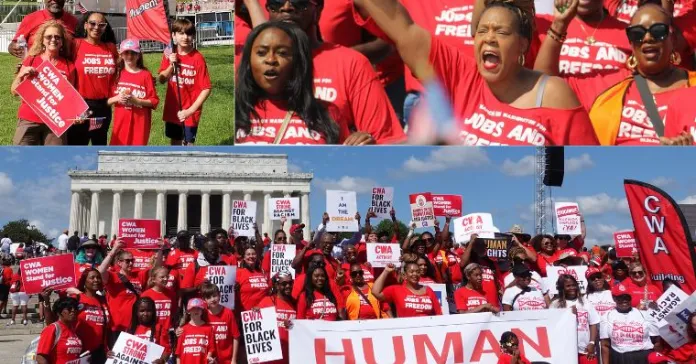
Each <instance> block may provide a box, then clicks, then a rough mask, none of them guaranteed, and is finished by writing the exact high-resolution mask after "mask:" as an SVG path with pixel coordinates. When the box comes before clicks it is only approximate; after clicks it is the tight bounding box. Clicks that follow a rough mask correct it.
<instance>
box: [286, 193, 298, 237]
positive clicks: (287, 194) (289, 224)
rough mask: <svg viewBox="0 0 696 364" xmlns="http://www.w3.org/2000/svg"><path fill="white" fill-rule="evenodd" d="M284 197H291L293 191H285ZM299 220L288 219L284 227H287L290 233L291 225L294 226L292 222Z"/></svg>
mask: <svg viewBox="0 0 696 364" xmlns="http://www.w3.org/2000/svg"><path fill="white" fill-rule="evenodd" d="M283 197H284V198H290V197H292V191H283ZM296 222H297V220H294V219H288V221H287V222H286V223H285V226H284V228H285V229H287V230H286V231H287V232H288V233H289V232H290V227H292V224H295V223H296Z"/></svg>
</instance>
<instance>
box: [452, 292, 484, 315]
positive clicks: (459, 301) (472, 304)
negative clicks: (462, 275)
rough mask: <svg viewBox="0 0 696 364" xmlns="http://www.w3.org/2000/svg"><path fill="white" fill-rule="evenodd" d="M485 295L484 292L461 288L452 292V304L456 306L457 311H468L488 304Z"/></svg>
mask: <svg viewBox="0 0 696 364" xmlns="http://www.w3.org/2000/svg"><path fill="white" fill-rule="evenodd" d="M485 295H486V292H482V291H476V290H473V289H469V288H467V287H462V288H459V289H458V290H456V291H455V292H454V304H455V305H456V306H457V310H462V311H469V310H471V309H473V308H476V307H478V306H481V305H483V304H486V303H488V300H487V299H486V297H485Z"/></svg>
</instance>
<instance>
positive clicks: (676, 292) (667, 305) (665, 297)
mask: <svg viewBox="0 0 696 364" xmlns="http://www.w3.org/2000/svg"><path fill="white" fill-rule="evenodd" d="M687 298H689V295H688V294H686V293H685V292H684V291H682V290H681V289H679V287H677V286H675V285H672V286H670V287H669V289H668V290H666V291H665V293H663V294H662V296H660V298H658V299H657V302H656V303H657V310H650V317H652V318H653V319H654V320H655V322H659V321H660V320H662V319H664V318H665V317H666V316H667V314H668V313H670V312H672V310H674V309H675V308H676V307H677V306H679V304H680V303H682V302H684V301H686V299H687Z"/></svg>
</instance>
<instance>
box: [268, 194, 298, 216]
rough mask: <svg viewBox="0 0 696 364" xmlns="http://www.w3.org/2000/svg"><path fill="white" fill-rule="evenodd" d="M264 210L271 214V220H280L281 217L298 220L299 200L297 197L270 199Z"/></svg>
mask: <svg viewBox="0 0 696 364" xmlns="http://www.w3.org/2000/svg"><path fill="white" fill-rule="evenodd" d="M266 208H267V209H268V211H270V212H271V220H280V218H281V217H285V218H287V219H288V220H294V219H299V218H300V199H299V198H297V197H288V198H270V199H268V206H266Z"/></svg>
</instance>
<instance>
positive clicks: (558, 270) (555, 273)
mask: <svg viewBox="0 0 696 364" xmlns="http://www.w3.org/2000/svg"><path fill="white" fill-rule="evenodd" d="M585 272H587V266H586V265H571V266H569V267H552V266H546V288H548V289H549V297H553V295H555V294H558V290H557V289H556V282H558V277H560V276H561V274H568V275H571V276H573V277H574V278H575V279H576V280H577V281H578V286H580V292H581V293H582V294H585V290H586V289H587V278H585Z"/></svg>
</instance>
